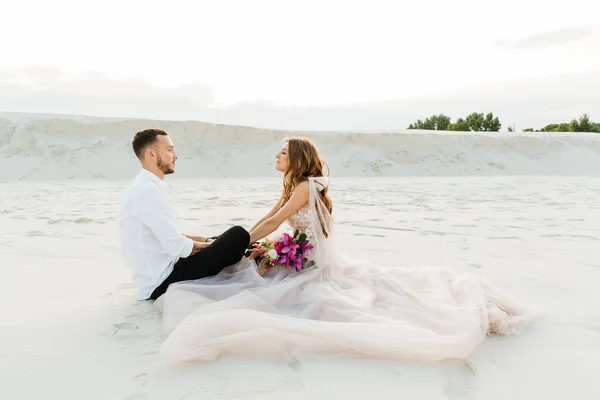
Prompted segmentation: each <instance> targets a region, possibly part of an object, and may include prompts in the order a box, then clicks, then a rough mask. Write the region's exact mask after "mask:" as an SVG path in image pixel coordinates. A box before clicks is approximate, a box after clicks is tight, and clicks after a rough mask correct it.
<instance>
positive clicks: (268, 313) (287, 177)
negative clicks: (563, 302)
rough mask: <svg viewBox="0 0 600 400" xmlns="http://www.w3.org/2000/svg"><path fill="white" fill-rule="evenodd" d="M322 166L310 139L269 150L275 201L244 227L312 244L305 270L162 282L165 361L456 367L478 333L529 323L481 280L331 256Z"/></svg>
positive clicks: (248, 264)
mask: <svg viewBox="0 0 600 400" xmlns="http://www.w3.org/2000/svg"><path fill="white" fill-rule="evenodd" d="M324 166H325V163H324V162H323V161H322V160H321V158H320V157H319V154H318V151H317V149H316V147H315V146H314V145H313V144H312V143H311V142H310V141H309V140H308V139H299V138H292V139H288V140H287V141H286V142H285V144H284V146H283V147H282V149H281V151H280V153H279V154H277V163H276V168H277V170H279V171H281V172H282V173H283V174H284V183H283V190H282V194H281V197H280V199H279V201H278V202H277V204H276V205H275V206H274V207H273V208H272V209H271V210H270V211H269V212H268V213H267V215H265V216H264V217H263V218H261V219H260V220H259V221H258V222H257V223H256V224H255V225H254V226H253V227H252V228H251V229H250V234H251V241H252V242H255V241H259V240H261V239H263V238H265V237H267V236H269V235H271V234H273V233H274V232H275V231H276V230H277V229H278V228H279V227H280V226H281V225H282V224H283V222H284V221H287V222H288V223H289V225H290V227H291V228H292V231H298V232H301V233H305V234H306V235H307V237H308V240H309V242H310V243H311V244H312V245H313V246H314V247H313V248H312V249H311V250H310V251H309V255H308V256H307V262H311V261H313V262H314V263H315V266H314V267H309V268H305V269H303V270H301V271H300V272H296V270H295V269H294V268H285V267H283V266H280V265H276V266H274V267H272V268H270V269H269V270H268V271H265V269H264V268H262V269H261V268H259V267H257V263H256V261H255V260H254V259H252V257H248V258H245V259H243V260H242V261H240V262H239V263H237V264H236V265H233V266H231V267H228V268H227V269H225V270H223V271H222V272H221V273H220V274H219V275H217V276H215V277H209V278H204V279H201V280H198V281H193V282H187V283H180V284H176V285H172V286H171V287H170V288H169V290H168V291H167V293H166V294H165V295H164V296H163V297H162V298H161V299H160V302H159V304H161V307H162V308H163V312H164V326H165V328H166V330H167V332H168V333H169V337H168V338H167V340H166V341H165V343H164V344H163V348H162V353H163V354H164V355H165V356H167V357H168V358H170V359H171V360H179V361H182V360H190V359H193V360H202V361H212V360H215V359H216V358H217V357H219V356H220V355H224V354H227V355H243V356H251V357H260V358H270V359H277V360H283V361H293V360H295V359H297V358H300V357H340V356H342V357H344V356H347V357H380V358H394V359H402V360H409V361H435V360H441V359H447V358H459V359H464V358H467V357H468V356H469V355H470V354H471V353H472V352H473V350H474V349H475V348H476V347H477V346H478V345H479V344H481V343H482V342H483V340H484V339H485V337H486V335H488V334H493V333H497V334H510V333H513V332H515V331H516V330H517V329H518V328H520V327H521V326H522V325H524V324H525V322H527V321H528V320H529V319H531V317H532V313H530V312H529V311H527V310H526V309H525V308H524V307H523V306H521V305H519V304H517V303H515V302H514V301H512V300H511V299H510V298H508V297H507V296H506V295H504V294H503V293H501V292H500V291H499V290H498V289H497V288H495V287H493V286H492V285H491V284H490V283H488V282H487V281H486V280H485V279H483V278H482V277H479V276H476V275H472V274H459V273H457V272H455V271H453V270H450V269H444V268H429V267H428V268H407V269H404V268H385V267H382V266H378V265H374V264H372V263H370V262H369V261H366V260H359V259H354V258H350V257H348V256H345V255H343V254H340V252H339V251H338V250H336V246H335V243H334V230H333V220H332V217H331V212H332V201H331V199H330V198H329V196H328V194H327V190H328V178H327V177H325V176H324V175H323V168H324ZM276 237H278V236H276ZM259 264H260V263H259ZM263 274H264V276H263Z"/></svg>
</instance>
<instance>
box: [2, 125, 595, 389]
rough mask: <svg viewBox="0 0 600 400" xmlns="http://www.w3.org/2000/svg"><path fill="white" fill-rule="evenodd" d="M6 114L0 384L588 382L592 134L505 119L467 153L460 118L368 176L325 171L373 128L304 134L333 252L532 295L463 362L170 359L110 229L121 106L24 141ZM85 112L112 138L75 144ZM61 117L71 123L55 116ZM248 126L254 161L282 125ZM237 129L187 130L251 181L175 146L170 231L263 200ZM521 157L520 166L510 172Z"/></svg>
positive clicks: (244, 210)
mask: <svg viewBox="0 0 600 400" xmlns="http://www.w3.org/2000/svg"><path fill="white" fill-rule="evenodd" d="M11 118H12V119H5V120H4V121H9V123H6V122H5V123H4V125H1V124H0V132H2V135H4V136H2V139H0V145H1V146H2V147H0V154H1V155H2V158H1V160H2V164H0V166H1V170H2V174H3V175H2V181H3V183H0V273H2V276H3V279H2V280H1V281H0V301H1V304H3V305H4V307H3V313H2V318H1V319H0V398H1V399H11V400H13V399H14V400H17V399H40V398H42V399H44V398H48V399H54V398H56V399H87V400H95V399H117V400H124V399H161V400H170V399H186V400H190V399H282V398H285V399H307V398H311V399H326V398H346V399H364V398H377V399H398V398H415V399H416V398H420V399H486V400H487V399H533V398H544V399H564V398H581V399H584V398H585V399H588V398H589V399H594V398H600V385H598V384H597V382H596V375H597V372H598V371H599V370H600V311H599V310H598V304H600V295H599V294H598V290H597V286H598V282H600V261H599V260H600V257H599V256H600V250H598V249H599V248H600V246H599V244H600V243H599V241H600V231H599V230H598V221H600V205H599V204H600V203H599V202H598V198H599V195H600V177H598V176H597V175H598V171H599V169H598V168H596V167H595V166H597V165H598V164H597V163H598V147H597V143H598V135H589V136H585V135H574V136H573V137H572V138H568V137H566V136H563V137H562V138H561V139H560V140H559V139H553V138H549V139H547V141H544V140H545V138H539V137H538V138H534V139H518V140H517V141H516V142H513V141H511V140H510V139H511V138H509V137H507V135H509V134H499V135H498V136H497V137H496V138H491V136H492V135H490V136H489V137H488V136H485V135H482V136H481V138H486V137H487V138H488V139H486V140H488V141H489V143H490V145H489V147H488V148H487V149H486V150H485V151H483V150H481V147H478V149H479V150H468V149H469V147H468V145H467V144H468V143H467V141H468V140H471V139H472V138H467V137H466V136H465V135H466V134H462V135H454V136H452V135H444V134H438V135H437V136H436V135H430V139H426V138H424V137H414V136H415V134H414V133H411V134H409V133H399V134H398V135H400V136H401V135H404V139H403V140H405V142H406V143H409V145H407V146H406V147H405V148H404V150H406V151H407V153H408V154H412V155H413V156H415V154H421V155H423V156H419V157H425V161H422V162H417V161H415V164H414V165H413V167H410V166H409V168H413V170H414V171H417V170H418V171H417V172H413V174H412V175H411V174H410V173H409V172H404V173H402V174H401V173H394V172H393V171H401V170H402V168H400V167H399V165H400V166H402V164H401V163H399V164H394V165H393V166H392V167H389V169H388V170H385V169H384V171H383V172H381V171H380V172H379V173H375V172H373V170H370V171H366V170H365V171H362V172H361V170H360V168H363V167H364V165H366V164H364V162H363V161H356V162H355V164H351V163H350V164H348V165H349V166H348V167H347V169H343V168H344V160H345V161H348V160H352V159H353V158H352V157H351V156H350V155H351V154H358V152H359V149H360V148H361V147H360V146H362V145H360V144H356V143H355V142H354V140H357V141H361V140H362V141H368V140H372V145H371V147H367V148H366V149H365V152H364V154H363V153H361V157H363V158H362V159H363V160H366V159H371V158H376V157H377V155H376V154H383V153H384V152H385V151H387V150H389V151H391V150H390V148H388V149H387V150H386V149H379V150H374V149H377V147H376V143H378V142H384V141H385V140H384V136H381V137H377V136H374V137H372V138H371V139H369V138H368V137H364V136H361V135H352V134H346V135H343V134H337V136H336V134H319V135H323V136H327V137H328V138H327V140H326V141H325V143H334V142H335V140H337V141H338V143H339V146H338V147H337V150H336V151H335V152H333V151H330V152H329V153H330V155H331V157H330V158H331V159H332V160H333V162H332V164H334V165H335V168H333V167H332V170H333V176H332V183H331V192H330V193H331V196H332V198H333V200H334V202H335V204H336V211H335V217H336V222H337V230H338V234H339V235H340V236H341V238H342V242H343V247H344V249H345V250H346V251H347V252H351V253H352V254H353V255H354V256H356V257H361V258H368V259H371V260H373V261H376V262H379V263H381V264H383V265H397V266H410V267H419V266H423V265H442V264H443V265H449V266H452V267H454V268H456V269H459V270H463V271H471V272H473V271H474V272H477V273H480V274H482V275H484V276H486V277H487V278H489V279H490V280H492V281H493V282H494V283H496V284H498V285H500V286H502V287H503V288H506V289H507V290H509V291H510V292H512V293H514V294H515V295H517V296H518V297H519V298H520V299H522V300H524V301H527V302H531V303H533V304H537V305H540V306H542V307H543V308H544V309H545V310H546V314H545V315H544V317H542V318H541V319H540V320H539V321H537V322H536V323H535V324H533V325H531V326H529V327H528V328H527V329H526V330H525V331H524V332H522V333H521V334H520V335H518V336H512V337H491V338H489V339H488V340H486V342H485V343H484V344H483V345H482V347H481V348H480V349H479V350H478V351H477V352H476V353H475V354H473V355H472V357H471V358H470V359H469V360H467V361H466V362H463V361H448V362H444V363H436V364H418V365H415V364H411V363H403V362H389V361H381V360H348V359H339V360H327V361H323V360H302V361H300V362H297V363H295V364H292V365H281V364H272V363H269V362H266V361H261V360H249V359H237V358H228V359H221V360H218V361H217V362H215V363H211V364H190V365H182V366H177V367H173V366H167V365H164V364H162V363H161V362H160V359H159V357H158V352H159V349H160V345H161V343H162V341H163V340H164V338H165V334H164V331H163V329H162V326H161V320H160V315H159V314H158V313H157V312H156V311H155V309H154V307H153V305H152V303H150V302H138V301H136V300H135V293H134V290H133V287H132V285H131V283H130V274H129V271H128V270H127V269H126V268H125V266H124V264H123V262H122V260H121V258H120V254H119V247H118V243H117V236H116V226H115V214H116V211H117V209H118V201H119V196H120V192H121V191H122V190H123V189H124V187H125V186H126V185H127V183H128V179H129V178H130V177H131V176H132V175H133V174H135V173H136V172H137V169H136V166H135V164H134V163H133V164H132V163H131V162H130V161H128V160H127V157H131V155H130V154H128V152H127V148H126V144H127V141H128V140H130V137H129V136H130V134H131V132H132V131H134V130H135V129H136V128H137V127H139V126H142V125H144V124H143V123H141V122H139V121H131V122H127V124H131V125H128V129H125V128H118V127H116V128H115V129H114V131H113V130H111V129H110V124H111V123H108V122H102V121H100V122H98V121H94V122H92V123H87V122H83V123H82V122H77V121H71V120H69V122H66V123H63V122H56V121H53V120H50V122H48V123H47V124H46V126H54V124H56V125H55V126H58V127H62V128H56V129H55V130H46V131H42V130H33V128H27V129H25V131H24V132H32V135H31V136H30V137H29V139H27V137H28V136H27V134H25V133H22V134H20V135H21V136H18V135H16V136H15V135H14V133H13V136H10V135H9V134H7V133H6V132H8V130H9V128H6V127H7V126H8V125H9V124H12V125H18V126H36V127H38V128H39V127H40V126H41V125H43V124H42V122H35V121H34V122H31V121H32V119H31V117H28V118H29V119H27V118H24V119H25V120H26V121H29V122H19V121H17V120H16V119H14V118H13V117H11ZM81 119H82V120H84V119H83V118H81ZM40 121H41V120H40ZM80 123H82V124H83V125H77V124H80ZM113 123H114V124H117V125H118V124H120V123H122V122H113ZM19 124H21V125H19ZM23 124H24V125H23ZM96 124H101V125H102V126H103V128H102V129H103V132H105V133H104V135H105V136H103V137H106V138H107V140H109V141H111V140H112V139H115V140H117V136H119V135H122V137H120V136H119V139H118V140H119V141H120V142H119V143H120V144H119V145H118V146H116V145H115V146H116V147H114V148H113V145H112V144H107V145H106V146H105V147H104V150H103V149H102V147H101V146H100V147H98V149H99V150H93V149H92V150H90V148H88V147H86V146H87V144H86V143H92V142H93V141H94V140H100V139H98V137H96V136H94V135H93V134H92V133H93V132H94V131H95V129H100V128H97V127H96V126H97V125H96ZM106 124H108V125H106ZM136 124H140V125H136ZM164 124H166V125H168V124H169V123H166V122H165V123H164ZM174 124H177V123H174ZM190 124H194V123H190ZM195 124H201V123H195ZM205 125H208V124H205ZM73 126H79V128H77V129H81V131H79V133H77V132H76V130H68V129H71V128H64V127H73ZM198 126H200V125H198ZM38 128H35V129H38ZM213 128H214V129H216V130H218V129H222V130H223V132H236V129H238V128H231V131H227V130H226V127H222V126H221V127H213ZM10 129H12V128H10ZM60 129H65V130H64V131H61V130H60ZM211 129H212V128H211ZM239 129H241V128H239ZM244 129H248V131H247V132H250V131H251V129H250V128H244ZM43 132H46V133H43ZM48 132H54V133H52V135H54V136H52V135H50V133H48ZM57 132H58V133H60V132H63V135H64V138H65V142H64V144H63V145H62V146H64V147H61V148H62V149H63V150H61V151H62V153H61V151H59V150H58V148H57V147H54V148H52V147H48V146H47V144H48V143H50V139H49V137H51V138H52V140H54V141H55V142H52V143H58V136H59V135H58V134H57ZM90 132H92V133H90ZM117 133H118V134H117ZM264 134H265V136H267V137H266V138H265V139H264V141H263V142H261V143H263V145H264V146H267V147H269V146H270V147H269V148H268V149H267V150H268V151H267V150H264V153H265V157H266V154H267V153H269V152H272V150H273V148H276V147H277V146H278V143H276V144H275V145H274V144H272V143H271V144H268V143H270V142H271V141H277V140H279V139H280V136H278V135H280V134H281V135H283V133H277V134H275V133H268V132H267V133H264ZM44 135H46V136H44ZM77 135H79V136H77ZM90 135H91V136H90ZM111 135H112V136H111ZM180 135H181V136H180V137H181V138H184V137H186V136H185V135H188V136H189V137H192V136H193V135H194V133H193V132H191V131H190V132H188V133H186V134H184V133H181V134H180ZM256 135H257V136H256V137H258V136H259V135H258V133H256ZM269 135H272V136H269ZM411 135H412V136H411ZM243 136H244V135H243V134H241V133H240V134H239V135H238V134H231V136H228V137H227V138H221V139H219V138H214V140H213V141H212V142H211V141H210V140H208V139H206V138H209V137H210V135H209V133H206V134H205V136H203V137H204V138H205V139H206V140H203V141H199V143H200V142H201V143H202V146H206V147H207V148H209V147H210V146H214V148H215V149H216V151H217V152H216V153H213V154H212V155H211V156H210V158H209V160H210V162H212V163H215V164H214V165H213V167H214V168H215V171H222V170H221V169H219V168H217V166H218V165H221V166H227V168H229V169H230V170H231V171H234V170H235V171H242V172H240V175H241V174H242V173H243V172H244V171H243V170H244V168H245V167H246V166H247V165H250V166H251V167H248V168H256V169H254V170H252V171H251V173H250V172H249V173H248V174H249V175H252V176H251V177H244V176H243V175H241V176H237V177H236V176H228V177H223V176H221V175H220V174H215V175H216V176H206V175H203V174H202V172H203V171H199V173H198V176H195V177H194V176H193V174H192V171H193V170H196V168H197V166H198V165H208V164H209V161H207V160H204V159H201V157H200V158H199V159H197V158H196V155H195V154H197V153H193V152H192V150H191V149H190V148H189V147H186V146H183V147H184V151H187V152H188V153H187V155H186V157H188V158H185V157H182V158H181V159H180V164H179V166H178V168H179V169H181V170H182V171H184V172H185V171H187V172H185V173H182V174H179V172H180V170H179V169H178V172H177V174H176V176H172V177H169V178H168V182H169V184H170V186H171V195H172V199H173V202H174V204H175V207H176V210H177V212H178V215H179V225H180V227H181V229H182V230H183V231H185V232H188V233H192V234H201V235H204V234H218V233H219V232H221V231H222V230H224V229H226V228H227V227H229V226H231V225H233V224H241V225H243V226H247V227H249V226H250V225H251V224H252V223H253V222H254V221H255V219H256V218H258V217H259V216H261V214H262V213H264V212H265V211H266V210H268V208H269V206H270V205H271V203H272V200H273V198H274V196H276V195H277V191H278V184H279V178H278V176H277V175H276V174H272V173H271V172H270V171H269V170H267V166H268V165H269V163H271V161H272V159H267V158H265V159H264V160H260V161H258V162H257V163H256V165H254V164H252V163H251V164H244V162H243V161H241V160H243V159H242V158H237V157H238V156H239V155H240V154H241V153H243V149H244V146H243V145H242V144H241V143H238V142H236V140H239V141H242V139H243ZM6 137H8V140H6ZM32 137H33V138H34V139H31V138H32ZM281 137H283V136H281ZM390 137H392V138H393V137H394V136H393V135H392V136H390ZM235 138H237V139H235ZM434 138H437V139H440V138H442V139H443V140H446V145H445V147H444V148H443V149H442V150H440V149H437V150H435V149H433V147H431V148H429V149H426V148H425V147H424V146H425V145H424V144H423V143H426V141H427V140H432V141H433V139H434ZM449 138H450V139H449ZM437 139H436V140H437ZM19 140H23V141H24V142H18V141H19ZM27 140H29V142H27ZM44 140H46V141H45V142H44ZM253 140H258V139H256V138H254V139H253ZM261 140H263V139H261ZM390 140H392V139H390ZM393 140H396V139H393ZM478 140H480V142H479V143H480V146H481V145H482V143H486V141H485V140H484V139H478ZM528 140H529V142H528ZM17 142H18V143H17ZM16 143H17V144H16ZM27 143H28V144H27ZM76 143H80V147H76V146H75V144H76ZM105 143H106V142H105ZM111 143H112V142H111ZM188 143H189V142H188ZM228 143H229V144H228ZM361 143H363V144H364V143H367V142H361ZM411 143H412V144H411ZM469 143H471V142H469ZM493 143H505V144H504V145H497V146H496V145H494V146H496V147H494V146H492V144H493ZM519 143H520V144H519ZM524 143H529V144H531V145H532V148H531V149H530V148H526V147H525V144H524ZM330 145H331V144H327V145H326V146H330ZM27 146H29V147H27ZM69 146H72V147H73V148H72V149H71V150H65V149H67V148H69ZM198 146H200V144H198ZM248 146H250V145H248ZM252 146H254V147H252V151H249V152H248V154H247V160H250V159H253V158H256V157H257V156H258V155H259V153H258V150H257V149H258V148H259V147H260V146H259V145H252ZM410 146H414V147H410ZM419 146H421V147H419ZM452 146H454V147H452ZM460 146H464V152H465V153H464V154H465V158H464V160H463V161H460V162H458V163H456V164H451V163H450V164H447V165H450V167H448V168H449V169H450V170H451V171H450V172H448V173H447V174H446V175H447V176H433V175H434V174H433V173H429V174H427V169H429V170H430V171H434V170H435V171H441V170H444V168H442V166H443V163H442V161H440V160H446V161H447V160H448V158H447V157H448V154H449V152H451V151H455V149H458V148H459V147H460ZM469 146H470V144H469ZM384 147H385V146H384ZM10 149H12V150H10ZM16 149H20V150H19V151H17V150H16ZM27 149H29V150H27ZM117 149H120V150H118V151H117ZM227 149H230V152H229V153H225V150H227ZM9 150H10V151H12V153H10V151H9ZM27 151H29V153H28V152H27ZM103 151H106V153H102V152H103ZM119 151H120V152H119ZM194 151H197V150H194ZM398 151H400V150H398ZM377 152H379V153H377ZM53 154H54V155H53ZM102 154H104V155H103V156H102ZM215 154H220V158H219V156H217V155H215ZM485 154H489V159H493V160H504V161H503V162H504V163H505V164H504V165H505V168H504V170H503V171H504V173H499V172H498V171H496V170H494V169H492V167H489V166H488V167H483V169H480V170H479V172H469V171H477V169H476V166H475V164H477V163H478V162H480V160H484V159H485ZM576 155H579V156H580V157H576ZM594 155H595V158H594ZM68 156H69V157H70V156H74V157H75V159H69V157H68ZM415 157H417V156H415ZM525 159H527V160H528V162H527V163H525V162H523V160H525ZM436 160H437V161H436ZM446 161H444V162H446ZM22 162H23V164H22ZM44 162H45V163H46V164H43V163H44ZM60 162H64V165H60ZM94 163H99V164H100V165H96V164H94ZM217 163H221V164H217ZM360 163H363V164H361V165H362V166H361V167H360V168H359V167H356V168H357V169H353V168H355V166H356V165H358V164H360ZM519 163H521V164H519ZM484 164H485V163H481V164H479V165H481V166H483V165H484ZM405 165H406V164H405ZM415 165H416V166H415ZM92 166H93V168H92ZM520 166H521V167H523V170H524V171H525V172H522V173H516V172H515V173H511V171H516V170H517V169H518V168H519V167H520ZM586 166H590V168H589V170H586V168H584V167H586ZM234 167H235V168H234ZM417 167H418V168H417ZM592 167H594V168H592ZM227 168H223V170H225V169H227ZM261 168H264V174H263V175H264V177H262V176H261V171H262V170H261ZM452 168H454V169H452ZM461 168H462V169H463V170H465V171H466V172H464V173H462V175H461V174H460V169H461ZM98 171H100V172H98ZM386 171H387V172H386ZM527 171H529V173H526V172H527ZM557 171H561V172H560V173H559V172H557ZM69 174H71V175H69ZM94 174H100V175H97V176H94ZM180 175H181V176H180ZM338 175H339V176H338ZM372 175H379V176H372ZM440 175H442V174H440ZM477 175H480V176H477ZM481 175H487V176H481ZM394 246H398V247H397V248H396V249H394V248H393V247H394Z"/></svg>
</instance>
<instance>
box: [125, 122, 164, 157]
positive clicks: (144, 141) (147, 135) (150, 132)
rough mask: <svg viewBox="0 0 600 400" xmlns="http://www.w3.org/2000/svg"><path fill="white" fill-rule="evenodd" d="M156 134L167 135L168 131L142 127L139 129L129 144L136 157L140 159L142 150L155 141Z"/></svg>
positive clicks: (142, 153)
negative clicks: (141, 129) (142, 128)
mask: <svg viewBox="0 0 600 400" xmlns="http://www.w3.org/2000/svg"><path fill="white" fill-rule="evenodd" d="M158 135H162V136H168V133H167V132H165V131H163V130H162V129H144V130H143V131H139V132H138V133H136V134H135V136H134V137H133V141H132V142H131V145H132V147H133V151H134V152H135V155H136V156H137V158H139V159H140V160H141V159H142V156H143V155H144V151H145V150H146V148H147V147H148V146H150V145H152V144H154V143H155V142H156V137H157V136H158Z"/></svg>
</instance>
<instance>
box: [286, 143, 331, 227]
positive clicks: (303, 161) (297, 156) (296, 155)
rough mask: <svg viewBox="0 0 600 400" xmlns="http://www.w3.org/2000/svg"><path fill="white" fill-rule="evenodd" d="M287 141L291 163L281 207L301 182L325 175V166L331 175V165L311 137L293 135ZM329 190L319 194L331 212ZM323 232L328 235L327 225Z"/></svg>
mask: <svg viewBox="0 0 600 400" xmlns="http://www.w3.org/2000/svg"><path fill="white" fill-rule="evenodd" d="M286 142H287V144H288V163H289V164H288V170H287V171H286V173H285V176H284V177H283V191H282V196H281V199H282V201H281V207H283V206H284V204H285V203H287V202H288V200H289V199H290V197H292V193H293V192H294V189H295V188H296V187H297V186H298V185H299V184H300V183H302V182H304V181H307V180H308V178H309V177H313V176H314V177H319V176H325V175H324V174H323V169H324V167H327V176H329V165H328V164H327V163H326V162H325V160H323V159H322V158H321V156H319V151H318V150H317V147H316V146H315V145H314V143H313V142H312V141H311V140H310V139H309V138H304V137H292V138H288V139H286ZM327 191H328V188H325V189H323V190H322V191H321V192H319V196H320V197H321V200H322V201H323V203H324V204H325V206H326V207H327V210H329V213H330V214H331V213H332V211H333V202H332V201H331V198H330V197H329V195H328V194H327ZM321 225H322V223H321ZM322 227H323V226H322ZM323 233H324V234H325V237H327V232H326V231H325V227H323Z"/></svg>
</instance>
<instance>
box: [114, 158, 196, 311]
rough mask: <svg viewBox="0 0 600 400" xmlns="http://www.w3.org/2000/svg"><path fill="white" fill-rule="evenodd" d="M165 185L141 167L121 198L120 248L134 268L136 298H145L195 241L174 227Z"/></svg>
mask: <svg viewBox="0 0 600 400" xmlns="http://www.w3.org/2000/svg"><path fill="white" fill-rule="evenodd" d="M167 189H168V186H167V184H166V183H165V182H163V181H162V180H161V179H160V178H159V177H157V176H156V175H154V174H153V173H152V172H150V171H148V170H146V169H144V168H142V169H141V171H140V173H139V174H138V175H137V176H136V177H135V178H134V179H133V181H132V182H131V184H130V185H129V187H128V188H127V190H126V191H125V193H124V194H123V198H122V200H121V210H120V212H119V216H118V227H119V240H120V243H121V252H122V255H123V259H124V260H125V263H126V264H127V266H128V267H129V268H131V270H132V272H133V273H132V281H133V284H134V285H135V287H136V288H137V296H138V300H146V299H148V298H149V297H150V295H151V294H152V292H153V291H154V289H156V288H157V287H158V286H159V285H160V284H161V283H162V282H163V281H164V280H165V279H166V278H167V277H168V276H169V274H170V273H171V272H172V271H173V265H175V263H176V262H177V260H179V259H180V258H183V257H188V256H189V255H190V254H191V253H192V250H193V248H194V242H193V241H192V240H191V239H188V238H186V237H185V236H183V235H182V234H181V233H180V232H179V230H178V229H177V226H176V224H175V212H174V210H173V207H172V205H171V202H170V200H169V195H168V192H167Z"/></svg>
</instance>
